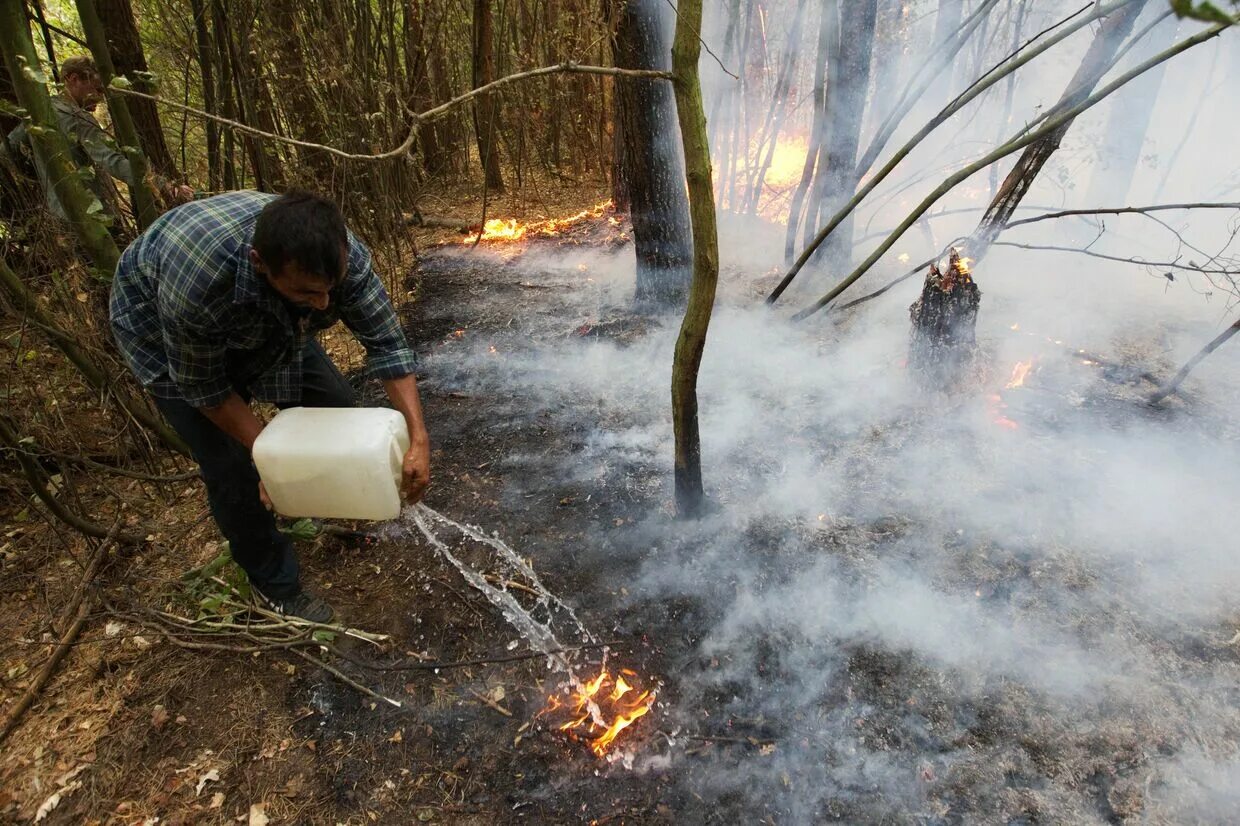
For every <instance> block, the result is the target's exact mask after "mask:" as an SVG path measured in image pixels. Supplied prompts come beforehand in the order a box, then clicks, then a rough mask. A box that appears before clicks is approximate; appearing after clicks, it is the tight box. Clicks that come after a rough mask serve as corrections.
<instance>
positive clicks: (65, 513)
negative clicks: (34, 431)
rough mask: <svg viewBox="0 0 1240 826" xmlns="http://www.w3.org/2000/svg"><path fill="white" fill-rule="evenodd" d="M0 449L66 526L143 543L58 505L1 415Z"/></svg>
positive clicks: (39, 470)
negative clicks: (10, 455) (8, 455)
mask: <svg viewBox="0 0 1240 826" xmlns="http://www.w3.org/2000/svg"><path fill="white" fill-rule="evenodd" d="M0 450H6V451H8V452H10V453H12V454H13V456H14V458H16V459H17V463H18V464H19V465H21V469H22V475H24V476H25V477H26V481H27V482H29V483H30V487H31V489H32V490H33V491H34V495H35V496H37V497H39V501H41V502H42V503H43V504H44V505H45V506H46V507H47V509H48V510H49V511H51V512H52V515H53V516H55V517H56V518H57V519H59V520H60V521H61V522H64V523H65V524H66V525H68V526H69V527H71V528H73V529H74V530H75V531H78V532H79V533H83V534H85V535H86V536H91V537H94V538H96V539H108V538H112V537H114V538H115V539H116V540H117V541H118V542H120V543H121V544H124V545H141V544H143V543H145V541H146V540H145V539H143V538H142V537H141V536H138V535H137V534H131V533H124V532H120V533H114V532H113V531H110V530H108V529H107V528H105V527H103V526H102V525H100V524H98V523H97V522H91V521H90V520H89V519H86V518H85V517H82V516H78V515H77V514H76V513H74V512H73V511H71V510H69V509H68V508H66V507H65V506H64V505H63V504H61V502H60V500H58V499H57V498H56V497H55V496H53V495H52V492H51V491H49V490H48V489H47V486H46V474H45V473H44V472H43V468H42V467H41V466H40V465H39V463H38V462H36V461H34V459H32V458H31V457H30V454H28V453H27V452H26V451H25V450H23V449H22V446H21V440H20V439H19V438H18V437H17V433H15V432H14V431H13V429H12V427H11V426H10V423H9V421H8V418H7V417H6V416H3V415H0Z"/></svg>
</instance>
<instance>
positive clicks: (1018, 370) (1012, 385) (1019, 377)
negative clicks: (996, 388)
mask: <svg viewBox="0 0 1240 826" xmlns="http://www.w3.org/2000/svg"><path fill="white" fill-rule="evenodd" d="M1032 369H1033V359H1030V360H1029V361H1018V362H1016V364H1015V366H1014V367H1012V377H1011V378H1010V379H1008V383H1007V384H1005V385H1004V386H1003V387H1004V389H1005V390H1015V389H1016V388H1017V387H1024V386H1025V378H1026V377H1027V376H1028V375H1029V371H1030V370H1032Z"/></svg>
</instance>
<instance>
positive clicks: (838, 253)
mask: <svg viewBox="0 0 1240 826" xmlns="http://www.w3.org/2000/svg"><path fill="white" fill-rule="evenodd" d="M877 14H878V2H877V0H857V2H850V3H846V4H842V5H841V6H840V45H839V61H838V64H837V67H836V68H837V73H836V75H835V77H836V80H835V81H834V82H833V83H832V86H833V89H832V92H831V104H832V106H831V108H832V110H834V111H833V113H832V114H831V117H830V119H829V120H828V126H827V133H826V137H825V144H826V153H827V154H826V158H827V164H826V171H825V174H823V170H821V169H820V170H819V175H821V176H822V182H823V183H822V187H821V189H820V190H819V195H820V206H819V207H818V209H817V210H816V214H827V215H830V214H833V213H834V212H835V211H836V210H837V209H838V208H839V207H840V206H842V205H843V204H844V203H845V202H846V201H847V200H848V198H849V197H850V196H851V195H852V194H853V192H854V191H855V190H856V188H857V178H856V172H855V170H856V168H857V150H858V148H859V146H860V143H861V125H862V123H864V121H865V104H866V98H867V96H868V93H869V89H870V65H871V60H870V58H871V56H872V54H873V49H874V25H875V20H876V17H877ZM827 71H828V74H829V73H830V72H831V68H830V67H828V69H827ZM815 226H817V224H816V222H815V223H814V224H811V225H810V228H812V227H815ZM852 235H853V231H852V218H851V217H849V218H848V219H846V220H845V221H844V222H843V223H841V224H840V227H839V229H838V230H837V231H836V232H835V234H834V235H832V237H831V241H830V242H829V243H828V244H827V245H826V247H825V249H823V250H822V255H823V256H824V258H825V259H826V260H827V261H831V262H834V261H836V260H837V259H839V260H843V261H844V262H847V260H848V259H849V258H850V257H851V256H852Z"/></svg>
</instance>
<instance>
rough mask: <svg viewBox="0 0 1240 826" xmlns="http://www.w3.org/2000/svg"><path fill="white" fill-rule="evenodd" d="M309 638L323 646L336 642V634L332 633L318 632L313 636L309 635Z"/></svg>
mask: <svg viewBox="0 0 1240 826" xmlns="http://www.w3.org/2000/svg"><path fill="white" fill-rule="evenodd" d="M310 638H311V639H313V640H314V641H315V642H321V643H323V644H324V645H327V644H329V643H333V642H335V641H336V634H335V632H334V631H322V630H320V631H315V632H314V633H313V634H311V635H310Z"/></svg>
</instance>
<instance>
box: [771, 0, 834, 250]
mask: <svg viewBox="0 0 1240 826" xmlns="http://www.w3.org/2000/svg"><path fill="white" fill-rule="evenodd" d="M835 5H836V2H835V0H827V2H825V3H823V4H822V9H821V15H822V16H821V19H820V20H819V23H818V56H817V58H816V62H815V64H814V123H813V126H812V127H811V128H810V138H809V151H808V152H806V153H805V166H804V167H803V168H802V170H801V181H800V183H798V184H797V188H796V190H795V191H793V193H792V201H791V203H790V204H789V206H788V229H787V231H786V233H785V234H784V259H785V260H786V261H787V262H788V263H791V262H792V256H793V254H794V253H795V252H796V243H797V230H798V229H799V228H800V226H801V215H802V207H803V206H804V204H805V196H806V195H807V194H809V188H810V186H811V185H812V184H813V182H814V175H815V172H816V170H817V168H818V157H819V155H820V154H821V152H822V136H823V133H825V132H826V131H827V58H828V56H829V52H830V50H831V47H830V43H831V38H832V37H833V36H834V32H835V25H836V19H837V18H836V10H835Z"/></svg>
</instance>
